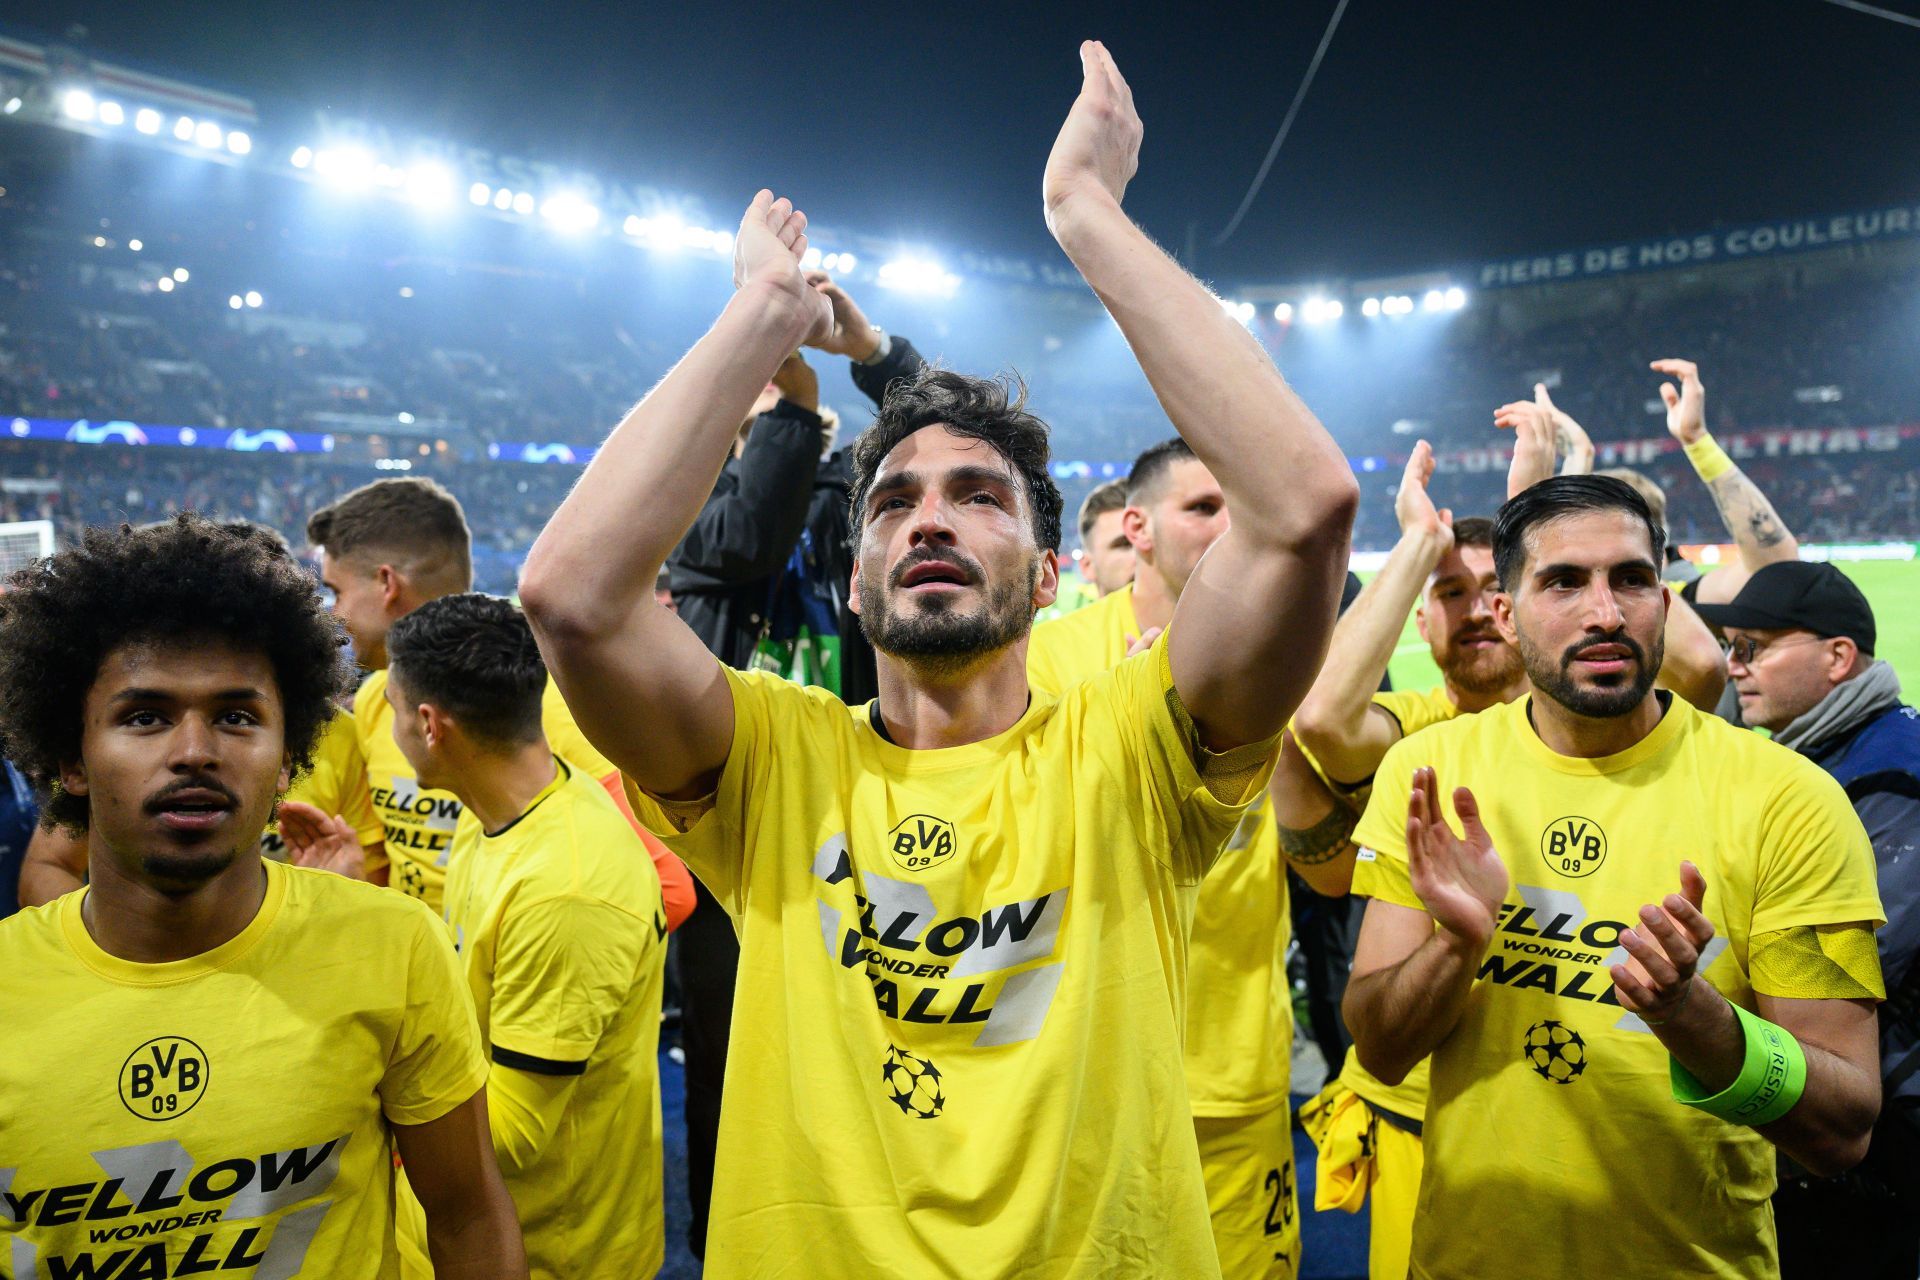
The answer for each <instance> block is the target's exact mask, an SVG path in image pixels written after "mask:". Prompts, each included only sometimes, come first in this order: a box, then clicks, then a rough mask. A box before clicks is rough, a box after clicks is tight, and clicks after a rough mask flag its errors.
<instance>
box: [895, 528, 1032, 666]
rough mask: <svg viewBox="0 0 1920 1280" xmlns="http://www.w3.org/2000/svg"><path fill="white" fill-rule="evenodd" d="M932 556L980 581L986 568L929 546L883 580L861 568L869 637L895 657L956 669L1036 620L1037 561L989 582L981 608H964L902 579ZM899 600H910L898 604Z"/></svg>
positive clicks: (1022, 631)
mask: <svg viewBox="0 0 1920 1280" xmlns="http://www.w3.org/2000/svg"><path fill="white" fill-rule="evenodd" d="M930 560H935V561H939V562H941V563H943V564H949V565H953V566H954V567H956V568H958V569H960V570H962V571H963V572H964V573H966V574H967V576H968V578H969V579H970V580H971V581H972V582H975V583H978V582H980V581H982V579H983V578H984V577H985V574H984V573H983V572H982V571H981V569H980V566H979V565H978V564H977V563H975V562H974V561H972V560H970V559H968V558H967V557H965V556H962V555H960V554H959V553H958V552H954V551H927V552H924V553H917V554H911V555H908V556H906V557H904V558H903V559H902V560H901V561H900V563H899V564H897V565H895V566H894V569H893V572H892V573H891V574H889V575H888V578H889V580H890V581H889V582H888V583H882V582H881V581H880V580H879V579H880V574H879V573H878V572H877V571H872V572H869V571H866V570H862V572H861V575H860V599H861V601H862V603H863V604H865V605H866V606H867V607H865V608H863V609H862V610H861V612H860V630H861V632H862V633H863V634H864V635H865V636H866V637H867V641H868V643H870V644H871V645H873V647H874V648H875V649H877V650H879V651H880V652H881V653H884V654H886V655H887V656H888V657H890V658H898V659H899V660H900V661H902V662H905V663H906V664H907V665H909V666H912V667H915V668H917V669H919V670H921V671H924V672H927V673H929V674H934V675H955V674H958V673H960V672H962V671H965V670H966V669H967V668H969V667H971V666H973V665H974V664H975V663H977V662H978V661H979V660H980V659H982V658H984V657H986V656H987V655H988V654H991V653H995V652H997V651H999V650H1001V649H1004V648H1006V647H1007V646H1008V645H1010V644H1012V643H1013V642H1014V641H1016V640H1018V639H1019V638H1020V637H1021V636H1023V635H1025V634H1026V633H1027V631H1028V629H1029V628H1031V627H1032V626H1033V588H1034V585H1035V583H1037V582H1038V581H1039V575H1040V569H1039V566H1038V565H1037V564H1033V563H1028V564H1027V566H1026V572H1024V573H1022V574H1019V575H1018V576H1017V577H1015V578H1013V579H1010V580H1008V581H1004V582H1001V583H999V584H997V585H989V586H988V587H987V589H986V592H985V596H986V598H985V600H984V601H983V602H982V604H981V605H980V607H979V608H977V609H974V610H972V611H963V610H962V609H960V608H959V607H958V606H957V604H956V602H955V601H953V600H950V599H948V598H947V597H946V596H942V595H934V596H926V597H918V598H916V597H912V596H910V595H909V594H908V593H907V591H906V590H905V588H903V587H902V586H901V585H900V582H901V579H903V578H904V577H905V576H906V574H907V572H908V571H909V570H911V569H913V568H914V567H915V566H917V565H921V564H925V563H926V562H928V561H930ZM896 600H904V601H906V602H907V603H906V607H905V608H904V609H898V610H897V609H895V607H894V604H895V601H896Z"/></svg>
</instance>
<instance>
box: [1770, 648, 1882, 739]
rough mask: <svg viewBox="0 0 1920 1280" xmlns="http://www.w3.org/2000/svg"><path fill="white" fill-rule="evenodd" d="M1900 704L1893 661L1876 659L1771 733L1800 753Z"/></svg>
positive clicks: (1850, 730)
mask: <svg viewBox="0 0 1920 1280" xmlns="http://www.w3.org/2000/svg"><path fill="white" fill-rule="evenodd" d="M1899 705H1900V677H1899V676H1897V675H1895V674H1894V673H1893V665H1892V664H1891V663H1888V662H1881V661H1875V662H1874V663H1873V665H1872V666H1870V667H1868V668H1867V669H1866V670H1865V671H1862V672H1861V673H1860V674H1859V675H1857V676H1855V677H1854V678H1853V679H1851V680H1848V681H1845V682H1843V683H1841V684H1837V685H1835V686H1833V688H1832V689H1831V690H1829V691H1828V693H1827V696H1826V697H1824V698H1822V699H1820V701H1818V702H1816V703H1814V704H1813V705H1812V706H1811V707H1808V708H1807V709H1806V710H1805V711H1803V712H1801V713H1800V714H1799V715H1797V716H1795V717H1794V718H1793V721H1792V723H1790V724H1788V725H1787V727H1786V728H1784V729H1782V730H1781V731H1780V732H1778V733H1776V734H1774V735H1773V740H1774V741H1775V742H1777V743H1779V744H1780V745H1781V746H1783V747H1791V748H1793V749H1794V750H1795V751H1798V752H1800V753H1801V754H1802V755H1811V754H1813V750H1814V748H1816V747H1818V746H1820V745H1821V744H1822V743H1825V742H1827V741H1829V740H1831V739H1834V738H1837V737H1839V736H1840V735H1841V734H1843V733H1851V732H1852V731H1853V730H1855V729H1858V728H1859V727H1860V726H1861V725H1863V724H1865V723H1866V722H1867V721H1869V720H1871V719H1873V717H1875V716H1877V715H1879V714H1880V713H1881V712H1883V711H1885V710H1887V709H1888V708H1889V707H1897V706H1899Z"/></svg>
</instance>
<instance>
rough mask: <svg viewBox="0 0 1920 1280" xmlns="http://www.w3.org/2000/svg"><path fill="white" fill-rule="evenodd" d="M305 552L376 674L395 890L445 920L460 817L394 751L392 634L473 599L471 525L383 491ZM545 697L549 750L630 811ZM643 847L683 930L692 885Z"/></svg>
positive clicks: (371, 744)
mask: <svg viewBox="0 0 1920 1280" xmlns="http://www.w3.org/2000/svg"><path fill="white" fill-rule="evenodd" d="M738 425H739V424H738V423H736V424H735V426H736V428H737V427H738ZM307 541H308V542H310V543H311V544H312V545H313V546H314V547H316V548H318V549H319V551H320V578H321V581H322V582H324V583H325V584H326V586H327V589H328V590H329V591H331V592H332V593H333V612H334V615H335V616H336V617H338V618H339V619H340V621H341V623H342V624H343V625H344V626H345V627H346V630H347V635H348V636H349V637H351V638H352V640H353V650H354V654H355V656H356V657H357V658H358V659H359V661H360V665H361V666H363V667H367V668H370V669H371V671H372V674H371V675H369V676H368V677H367V678H366V679H365V680H364V681H362V682H361V684H360V688H359V690H358V692H356V693H355V694H354V697H353V721H354V726H355V729H356V731H357V733H358V735H359V743H360V750H361V754H362V758H363V759H364V761H365V767H366V771H367V777H368V783H369V790H370V794H371V797H372V800H373V805H374V809H375V810H376V811H377V812H378V814H379V816H380V820H381V822H382V824H383V825H384V827H385V829H386V856H387V861H388V863H389V866H390V871H389V875H388V883H389V884H391V885H393V886H394V887H395V888H397V889H401V890H403V891H405V892H406V893H408V894H411V895H412V896H414V897H416V898H419V899H420V900H421V901H423V902H425V903H426V904H427V905H428V906H430V907H432V908H433V909H434V910H435V911H439V910H440V908H441V890H442V887H443V886H444V885H445V883H446V876H447V856H448V853H449V851H450V849H451V847H452V842H453V833H454V830H455V828H456V827H458V826H459V823H460V811H461V806H460V801H459V800H458V799H456V798H455V797H454V796H452V795H449V794H448V793H446V792H444V791H436V790H434V789H432V788H430V787H422V786H421V785H420V780H419V779H418V778H416V777H415V776H414V772H413V766H412V765H410V764H409V763H407V758H406V756H404V755H403V754H401V751H400V748H399V746H398V745H397V744H396V743H395V742H394V739H393V710H392V707H391V705H390V704H389V703H388V701H387V696H386V687H387V673H386V666H387V629H388V628H389V627H391V626H392V625H393V624H394V623H395V622H397V621H399V620H400V619H401V618H403V617H405V616H406V615H407V614H408V613H411V612H412V611H413V610H414V609H417V608H419V607H420V606H421V605H423V604H425V603H426V602H427V601H429V600H434V599H438V598H439V597H441V596H445V595H454V594H457V593H459V592H464V591H470V590H472V588H473V559H472V555H471V550H470V547H471V542H472V537H471V535H470V534H469V533H468V531H467V518H466V514H465V512H463V511H462V510H461V509H460V501H459V499H457V498H455V497H454V496H453V495H452V494H451V493H448V492H447V490H446V489H445V488H443V487H441V486H440V485H439V484H437V483H435V482H434V481H432V480H428V479H424V478H421V477H415V476H408V477H404V478H395V479H390V480H376V481H374V482H373V483H372V484H368V485H363V486H361V487H360V488H358V489H355V490H354V491H353V492H352V493H349V494H347V495H346V496H345V497H343V498H341V499H339V500H338V501H337V502H334V503H332V504H330V505H328V506H326V507H322V508H321V509H320V510H318V511H316V512H314V513H313V514H312V515H311V516H310V517H308V519H307ZM652 585H653V583H652V582H651V581H650V582H649V583H648V587H649V588H651V587H652ZM545 698H546V701H545V703H544V704H543V705H544V706H545V707H546V711H545V719H544V721H543V725H544V731H545V733H546V735H547V740H548V741H549V742H551V743H552V744H553V746H554V749H555V750H556V751H558V752H559V753H560V754H561V755H562V756H564V757H565V758H566V759H568V760H571V761H573V762H574V763H575V764H576V765H578V766H579V767H580V768H582V769H585V770H586V771H587V772H588V773H589V774H591V775H592V776H593V777H594V778H595V779H596V780H597V781H599V783H600V784H601V785H602V786H603V787H605V788H606V789H607V791H608V792H609V793H610V794H611V795H613V796H614V797H615V800H616V802H617V803H618V804H620V805H621V806H622V808H623V809H624V808H625V806H626V800H625V797H624V795H623V793H622V791H621V787H620V774H619V771H618V770H616V769H615V768H614V767H613V765H612V764H611V763H609V762H608V760H607V759H606V757H604V756H602V755H601V754H600V753H599V752H597V751H595V750H594V749H593V746H592V744H591V743H589V742H588V741H587V740H586V738H585V737H584V736H583V735H582V734H581V732H580V730H579V728H578V727H577V726H576V725H575V724H574V719H573V715H572V713H570V712H569V711H568V710H567V704H566V703H565V702H564V701H562V700H561V697H560V691H559V689H558V688H556V687H555V686H554V685H553V684H552V682H551V681H549V682H548V684H547V690H546V695H545ZM635 828H636V830H637V829H638V823H636V824H635ZM641 838H642V840H643V841H644V842H645V843H646V846H647V852H648V854H649V855H650V856H651V857H652V860H653V864H654V870H655V871H656V872H657V873H658V874H659V877H660V884H661V888H662V890H663V891H664V893H665V896H666V903H667V920H668V923H669V925H671V926H678V925H679V923H680V922H681V921H682V920H684V919H685V918H686V917H687V914H688V913H689V912H691V911H692V910H693V879H692V877H691V876H690V875H688V873H687V870H686V868H685V867H684V866H683V865H680V863H679V860H678V859H677V858H675V857H674V856H673V855H672V854H670V853H668V852H667V851H666V849H665V848H664V847H663V846H662V845H661V844H660V842H659V841H658V840H657V839H655V838H654V837H653V836H652V835H651V834H650V833H646V832H642V833H641Z"/></svg>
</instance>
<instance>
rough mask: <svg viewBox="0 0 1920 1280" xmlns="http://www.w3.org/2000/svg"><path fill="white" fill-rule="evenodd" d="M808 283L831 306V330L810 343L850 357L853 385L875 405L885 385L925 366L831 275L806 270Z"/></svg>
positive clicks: (884, 393) (917, 373)
mask: <svg viewBox="0 0 1920 1280" xmlns="http://www.w3.org/2000/svg"><path fill="white" fill-rule="evenodd" d="M807 283H808V284H810V285H812V286H813V287H814V288H815V289H818V290H819V291H820V296H822V297H823V298H825V299H826V300H827V302H828V304H829V305H831V306H832V307H833V328H832V330H831V331H830V332H828V333H826V334H823V335H821V336H819V337H817V338H815V339H814V340H813V342H812V343H811V345H812V346H815V347H817V348H819V349H820V350H822V351H825V352H829V353H831V354H833V355H837V356H845V357H846V358H847V359H848V360H851V361H852V362H853V367H852V368H850V369H849V370H847V372H848V373H850V374H852V375H853V385H854V386H856V387H858V388H860V390H861V392H862V393H864V394H865V395H866V397H867V399H869V400H871V401H873V407H874V408H876V409H877V408H879V407H880V402H881V401H883V400H885V399H886V398H887V388H888V387H890V386H892V385H893V384H894V383H896V382H899V381H902V380H903V379H904V380H906V381H912V380H913V379H914V378H917V377H919V376H920V371H921V370H922V369H924V368H926V367H927V362H926V361H925V360H924V359H922V358H921V356H920V353H919V352H918V351H916V350H914V347H913V344H912V343H911V342H908V341H907V340H906V339H905V338H903V337H901V336H900V335H899V334H897V333H884V332H882V331H881V329H880V326H879V325H877V324H874V323H873V322H872V321H871V320H869V319H867V313H866V312H865V311H862V310H861V309H860V304H859V303H857V302H855V301H854V300H853V295H852V294H850V293H848V292H847V291H846V290H845V289H843V288H841V287H840V286H839V285H838V284H836V283H835V282H834V279H833V277H832V276H830V275H828V274H827V273H826V272H824V271H809V272H807Z"/></svg>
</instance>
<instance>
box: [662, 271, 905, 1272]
mask: <svg viewBox="0 0 1920 1280" xmlns="http://www.w3.org/2000/svg"><path fill="white" fill-rule="evenodd" d="M809 279H810V280H811V282H812V283H813V285H814V287H815V288H816V289H819V290H820V292H821V293H823V294H825V295H826V296H827V298H828V299H829V300H830V301H831V302H832V303H833V315H834V328H833V332H832V333H831V334H829V335H828V336H827V337H825V338H823V339H822V340H821V341H820V342H819V343H818V344H816V345H817V347H818V349H819V350H822V351H825V352H828V353H829V354H833V355H844V356H846V357H847V358H848V359H850V360H852V361H853V369H852V373H853V380H854V384H855V385H856V386H858V387H859V388H860V389H861V390H862V391H863V392H865V393H866V394H867V396H868V397H869V398H870V399H872V400H873V402H874V404H875V405H876V406H878V405H879V403H880V400H881V398H882V397H883V396H884V395H885V394H886V389H887V387H888V386H890V385H892V383H893V382H895V381H896V380H898V379H901V378H907V379H911V378H912V377H913V376H914V375H916V374H918V373H919V371H920V369H921V368H922V367H923V366H924V364H925V363H926V362H925V361H924V360H922V359H921V358H920V355H919V353H918V352H916V351H915V350H914V349H913V345H912V344H911V343H909V342H908V341H906V339H904V338H897V337H892V336H890V335H888V334H887V333H885V332H883V331H882V330H881V329H879V328H878V327H877V326H875V325H873V324H872V323H870V322H869V321H868V320H867V318H866V316H865V314H864V313H862V312H861V310H860V308H859V307H858V306H857V305H856V304H855V303H854V301H853V299H852V298H850V297H848V296H847V295H846V293H845V292H844V291H843V290H841V289H840V287H839V286H838V285H836V284H835V283H834V282H833V281H832V280H831V279H830V278H829V277H828V276H827V275H826V274H825V273H824V272H818V273H814V274H813V275H811V276H810V277H809ZM754 409H755V416H754V417H753V418H752V419H750V420H749V421H748V422H747V423H746V424H745V425H743V426H742V427H741V431H740V440H739V442H738V443H736V444H735V446H734V454H733V457H732V458H730V459H728V461H727V463H726V466H725V467H724V468H722V470H721V472H720V478H719V480H717V481H716V482H715V483H714V487H713V493H712V495H711V496H709V497H708V499H707V502H706V505H705V506H704V507H702V508H701V511H700V515H699V517H698V518H697V519H696V520H695V521H694V524H693V527H692V528H691V529H689V530H688V531H687V535H686V537H685V538H684V539H682V540H681V543H680V545H679V546H678V547H676V548H675V549H674V552H673V555H671V556H670V557H668V559H667V565H666V583H665V585H666V589H667V590H668V591H669V592H670V593H671V596H672V600H673V604H674V608H675V609H676V610H677V611H678V612H679V614H680V616H681V618H682V619H684V620H685V621H686V623H687V625H688V626H690V627H692V628H693V631H694V633H695V634H696V635H698V636H699V637H700V639H701V641H702V642H704V643H705V644H706V646H707V649H708V650H709V651H710V652H712V653H713V654H714V656H715V657H717V658H719V659H720V660H721V661H722V662H724V663H726V664H727V665H728V666H730V667H738V668H746V667H749V666H752V665H755V654H756V650H758V649H760V648H761V647H762V642H763V641H768V640H773V641H778V640H779V639H780V638H781V637H779V636H778V635H777V634H775V626H774V623H775V619H777V618H781V617H785V616H788V615H789V614H790V613H791V612H792V610H791V609H790V608H789V607H787V604H786V603H783V602H790V601H791V600H792V599H793V598H794V597H795V596H797V595H799V594H800V593H812V594H813V595H815V596H816V597H820V598H823V599H824V600H825V601H826V603H827V609H828V611H829V613H830V614H831V615H832V616H833V617H834V621H835V625H837V627H838V631H839V638H840V644H841V646H842V648H841V655H842V665H841V681H840V688H839V690H838V692H839V693H840V694H841V696H842V697H843V698H844V699H845V700H847V701H848V702H850V703H859V702H862V701H866V700H868V699H871V698H872V697H873V696H874V694H875V692H876V689H875V679H874V663H873V650H872V647H871V646H869V645H868V644H867V640H866V637H865V635H864V634H862V632H861V630H860V627H859V624H858V622H857V621H856V620H855V618H854V616H853V614H852V612H851V611H849V610H848V609H847V607H846V597H847V585H848V583H849V582H850V581H851V579H852V573H853V553H852V549H851V547H850V546H849V545H848V532H849V526H848V520H847V498H848V494H849V493H850V491H851V488H852V477H851V472H850V469H849V467H848V464H847V461H846V459H845V457H844V455H843V454H839V453H836V454H833V455H832V456H830V457H827V458H825V459H824V460H823V459H822V456H821V455H822V453H823V452H824V451H825V449H826V446H827V439H826V435H825V425H826V424H825V423H824V422H823V421H822V419H821V417H820V413H819V409H820V380H819V378H818V376H817V375H816V374H815V373H814V371H813V369H812V368H811V367H809V366H808V364H807V363H806V361H805V360H804V359H802V358H801V357H800V355H799V354H797V353H796V354H795V355H794V356H793V357H792V358H791V359H789V360H788V361H787V362H786V363H785V364H783V365H782V366H781V367H780V371H779V372H778V373H776V374H775V375H774V380H773V382H771V383H769V384H768V386H767V388H766V391H765V392H764V393H763V394H762V396H761V399H760V401H759V402H758V403H757V404H756V405H755V406H754ZM776 665H778V664H776ZM694 890H695V893H696V895H697V897H696V902H695V905H694V909H693V914H692V915H691V916H689V917H688V918H687V920H686V922H685V923H684V924H682V925H681V926H680V928H679V929H678V930H676V931H675V933H674V935H673V937H674V941H673V961H674V971H675V977H676V979H677V981H678V983H679V987H680V1003H681V1022H680V1043H681V1049H682V1051H683V1052H684V1053H685V1055H686V1090H687V1092H686V1121H687V1199H688V1201H689V1207H690V1209H691V1222H690V1224H689V1227H688V1232H687V1235H688V1240H687V1243H688V1247H689V1248H690V1249H692V1251H693V1253H694V1256H696V1257H705V1254H706V1236H707V1208H708V1204H709V1202H710V1200H711V1197H712V1191H713V1150H714V1143H715V1141H716V1139H717V1137H718V1134H719V1128H720V1090H721V1082H722V1079H723V1078H724V1076H725V1074H726V1065H727V1038H728V1032H729V1029H730V1026H731V1023H732V1019H733V984H734V976H735V971H736V970H737V968H738V966H739V961H740V944H739V940H738V939H737V938H736V936H735V935H734V931H733V923H732V921H730V920H728V919H727V914H726V912H725V911H724V910H722V909H721V907H720V906H719V904H718V903H716V902H715V901H714V900H713V897H712V895H711V894H709V893H708V892H707V889H706V886H705V885H702V884H700V883H699V882H698V881H697V880H696V881H695V882H694Z"/></svg>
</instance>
